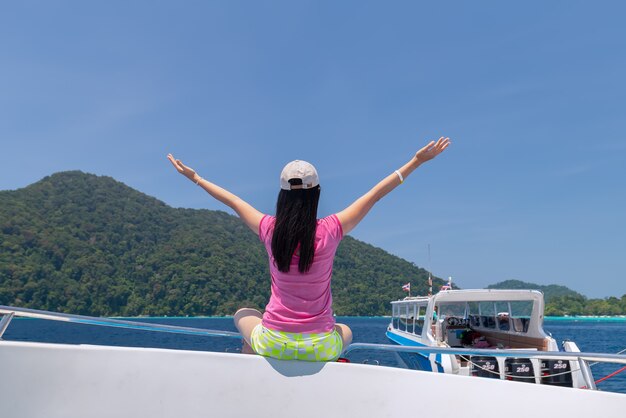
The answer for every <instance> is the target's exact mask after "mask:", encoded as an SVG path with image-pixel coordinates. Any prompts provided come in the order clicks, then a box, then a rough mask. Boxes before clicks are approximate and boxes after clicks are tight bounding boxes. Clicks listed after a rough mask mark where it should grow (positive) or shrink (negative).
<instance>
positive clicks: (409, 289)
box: [402, 282, 411, 292]
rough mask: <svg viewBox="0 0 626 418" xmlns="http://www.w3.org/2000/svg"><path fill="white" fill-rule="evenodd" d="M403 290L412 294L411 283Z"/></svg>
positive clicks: (403, 287)
mask: <svg viewBox="0 0 626 418" xmlns="http://www.w3.org/2000/svg"><path fill="white" fill-rule="evenodd" d="M402 290H404V291H405V292H410V291H411V282H409V283H407V284H405V285H404V286H402Z"/></svg>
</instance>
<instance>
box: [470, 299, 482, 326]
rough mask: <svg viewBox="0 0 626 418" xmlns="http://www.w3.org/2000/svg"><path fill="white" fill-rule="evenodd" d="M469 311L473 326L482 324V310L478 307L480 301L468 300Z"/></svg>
mask: <svg viewBox="0 0 626 418" xmlns="http://www.w3.org/2000/svg"><path fill="white" fill-rule="evenodd" d="M467 312H468V315H469V317H468V318H469V324H470V326H472V327H479V326H480V310H479V309H478V302H468V303H467Z"/></svg>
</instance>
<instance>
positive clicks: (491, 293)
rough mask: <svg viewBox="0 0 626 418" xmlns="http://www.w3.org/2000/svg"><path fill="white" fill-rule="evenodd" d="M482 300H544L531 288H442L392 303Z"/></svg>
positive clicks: (538, 292)
mask: <svg viewBox="0 0 626 418" xmlns="http://www.w3.org/2000/svg"><path fill="white" fill-rule="evenodd" d="M430 300H433V301H434V302H482V301H499V300H501V301H522V300H532V301H541V302H543V293H542V292H540V291H538V290H530V289H461V290H442V291H440V292H439V293H436V294H434V295H432V296H416V297H410V298H404V299H401V300H397V301H393V302H391V303H406V302H416V301H417V302H422V301H430Z"/></svg>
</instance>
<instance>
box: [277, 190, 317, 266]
mask: <svg viewBox="0 0 626 418" xmlns="http://www.w3.org/2000/svg"><path fill="white" fill-rule="evenodd" d="M289 183H291V184H292V185H295V184H302V180H300V179H292V180H289ZM319 199H320V186H316V187H313V188H312V189H297V190H282V189H281V191H280V193H279V194H278V200H277V201H276V224H275V225H274V233H273V234H272V255H273V256H274V262H275V263H276V267H277V268H278V270H279V271H282V272H283V273H287V272H288V271H289V265H290V264H291V259H292V258H293V255H294V253H295V251H296V249H299V255H300V261H299V262H298V271H299V272H300V273H306V272H307V271H309V269H310V268H311V264H313V257H314V255H315V228H316V227H317V204H318V202H319ZM298 246H299V247H298Z"/></svg>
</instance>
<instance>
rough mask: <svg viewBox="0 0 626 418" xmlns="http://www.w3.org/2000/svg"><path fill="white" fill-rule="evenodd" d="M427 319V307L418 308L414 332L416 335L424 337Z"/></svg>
mask: <svg viewBox="0 0 626 418" xmlns="http://www.w3.org/2000/svg"><path fill="white" fill-rule="evenodd" d="M425 319H426V306H424V305H422V306H419V307H418V311H417V317H416V319H415V329H414V331H413V333H414V334H416V335H422V330H423V329H424V320H425Z"/></svg>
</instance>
